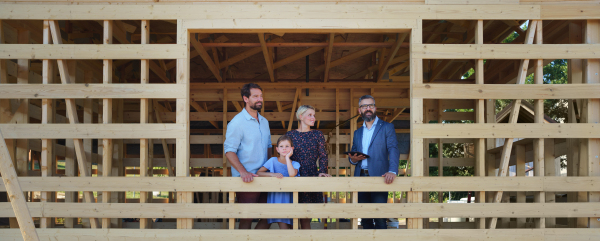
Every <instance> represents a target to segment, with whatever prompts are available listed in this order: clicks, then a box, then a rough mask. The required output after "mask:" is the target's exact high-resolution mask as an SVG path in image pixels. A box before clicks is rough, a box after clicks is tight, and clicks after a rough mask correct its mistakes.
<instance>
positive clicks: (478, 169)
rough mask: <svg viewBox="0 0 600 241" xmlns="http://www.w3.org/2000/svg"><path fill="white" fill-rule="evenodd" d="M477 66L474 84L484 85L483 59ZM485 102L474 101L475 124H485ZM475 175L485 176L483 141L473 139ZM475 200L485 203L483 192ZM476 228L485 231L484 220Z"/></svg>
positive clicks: (480, 41)
mask: <svg viewBox="0 0 600 241" xmlns="http://www.w3.org/2000/svg"><path fill="white" fill-rule="evenodd" d="M475 29H476V31H475V32H476V33H475V34H476V36H475V43H476V44H483V20H477V27H476V28H475ZM476 61H477V64H476V65H475V83H476V84H485V78H484V76H483V73H484V71H485V70H484V68H483V59H477V60H476ZM484 105H485V100H483V99H478V100H475V115H476V116H475V122H476V123H485V106H484ZM475 148H476V149H475V175H477V176H485V151H486V148H485V139H484V138H478V139H475ZM475 199H476V200H477V202H479V203H485V191H481V192H476V193H475ZM475 222H476V224H475V225H476V226H477V228H479V229H485V218H479V219H476V221H475Z"/></svg>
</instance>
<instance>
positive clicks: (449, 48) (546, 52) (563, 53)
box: [412, 44, 600, 60]
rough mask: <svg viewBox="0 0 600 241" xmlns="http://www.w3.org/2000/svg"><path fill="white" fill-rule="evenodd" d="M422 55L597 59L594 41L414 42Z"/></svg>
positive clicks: (417, 55) (438, 56)
mask: <svg viewBox="0 0 600 241" xmlns="http://www.w3.org/2000/svg"><path fill="white" fill-rule="evenodd" d="M412 47H414V49H415V56H416V57H419V58H423V59H452V60H456V59H597V58H600V46H598V45H597V44H539V45H538V44H536V45H531V46H530V45H523V44H468V45H467V44H417V45H415V46H412Z"/></svg>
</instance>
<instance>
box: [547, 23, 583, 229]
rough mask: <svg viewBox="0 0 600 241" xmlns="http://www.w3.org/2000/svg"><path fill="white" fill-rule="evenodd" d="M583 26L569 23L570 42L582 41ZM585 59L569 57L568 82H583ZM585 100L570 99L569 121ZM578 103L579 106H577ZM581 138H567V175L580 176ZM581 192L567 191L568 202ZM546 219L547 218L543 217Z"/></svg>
mask: <svg viewBox="0 0 600 241" xmlns="http://www.w3.org/2000/svg"><path fill="white" fill-rule="evenodd" d="M582 42H583V41H582V26H581V24H580V23H578V22H576V21H571V22H570V23H569V44H580V43H582ZM582 68H583V60H581V59H569V60H568V79H567V81H568V84H582V83H583V69H582ZM582 101H584V100H568V102H569V109H568V117H567V119H568V121H569V123H578V121H577V119H578V118H577V114H576V113H582V111H581V106H582ZM575 104H577V107H576V106H575ZM579 148H580V139H577V138H568V139H567V176H571V177H572V176H579V164H580V161H581V160H580V155H579ZM578 196H579V193H577V192H569V193H567V202H578ZM544 197H545V195H544ZM543 220H545V219H543ZM578 220H581V223H582V227H583V226H584V225H583V224H586V225H585V226H586V227H587V221H588V220H587V218H570V219H569V223H568V224H569V228H577V223H578Z"/></svg>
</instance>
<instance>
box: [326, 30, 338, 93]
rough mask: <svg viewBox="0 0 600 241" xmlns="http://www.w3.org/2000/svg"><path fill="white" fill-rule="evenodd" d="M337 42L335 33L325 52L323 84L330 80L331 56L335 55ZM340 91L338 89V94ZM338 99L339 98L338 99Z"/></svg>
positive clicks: (330, 38)
mask: <svg viewBox="0 0 600 241" xmlns="http://www.w3.org/2000/svg"><path fill="white" fill-rule="evenodd" d="M334 40H335V33H330V34H329V46H328V47H327V48H326V51H325V74H324V75H323V82H327V81H328V80H329V69H330V68H331V55H333V42H334ZM337 92H338V89H336V93H337ZM336 99H337V98H336Z"/></svg>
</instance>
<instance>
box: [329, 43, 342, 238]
mask: <svg viewBox="0 0 600 241" xmlns="http://www.w3.org/2000/svg"><path fill="white" fill-rule="evenodd" d="M331 35H332V36H330V37H331V38H332V39H333V34H331ZM332 42H333V40H331V41H330V43H332ZM339 124H340V89H339V88H336V89H335V125H336V127H335V176H336V177H340V127H339V126H338V125H339ZM340 194H341V192H336V195H335V196H336V199H337V202H336V203H340ZM335 228H336V229H340V218H339V217H337V218H336V222H335Z"/></svg>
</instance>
